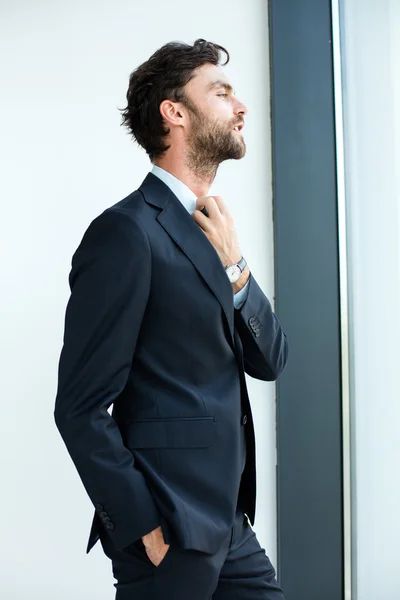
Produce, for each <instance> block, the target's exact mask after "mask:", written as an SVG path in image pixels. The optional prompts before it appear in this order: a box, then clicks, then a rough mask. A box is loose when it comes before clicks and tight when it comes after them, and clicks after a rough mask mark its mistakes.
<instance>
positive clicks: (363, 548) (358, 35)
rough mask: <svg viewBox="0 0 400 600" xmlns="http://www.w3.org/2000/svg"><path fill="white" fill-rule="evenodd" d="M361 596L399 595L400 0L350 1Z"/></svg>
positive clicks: (345, 11) (346, 41)
mask: <svg viewBox="0 0 400 600" xmlns="http://www.w3.org/2000/svg"><path fill="white" fill-rule="evenodd" d="M342 36H343V56H344V115H345V155H346V188H347V189H346V198H347V204H348V235H349V250H350V271H349V275H350V336H351V376H352V399H353V440H352V441H353V479H354V482H353V483H354V498H353V525H354V533H353V543H354V557H353V559H354V560H353V568H354V591H355V593H354V595H353V597H354V600H377V599H379V600H380V599H384V600H398V599H399V598H400V570H399V557H400V551H399V539H400V469H399V456H400V378H399V372H400V368H399V363H400V346H399V340H400V204H399V201H400V79H399V73H400V70H399V69H400V67H399V65H400V3H399V2H398V0H380V1H379V2H376V1H374V0H344V1H342Z"/></svg>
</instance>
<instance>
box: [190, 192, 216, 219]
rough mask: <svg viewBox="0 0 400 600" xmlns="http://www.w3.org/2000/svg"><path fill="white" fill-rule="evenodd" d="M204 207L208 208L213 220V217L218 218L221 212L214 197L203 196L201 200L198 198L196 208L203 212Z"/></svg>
mask: <svg viewBox="0 0 400 600" xmlns="http://www.w3.org/2000/svg"><path fill="white" fill-rule="evenodd" d="M203 207H205V208H206V210H207V212H208V214H209V217H210V218H211V219H212V218H213V217H218V216H219V214H220V212H221V211H220V210H219V208H218V204H217V202H216V201H215V197H214V196H201V197H200V198H197V201H196V208H197V209H198V210H201V209H202V208H203Z"/></svg>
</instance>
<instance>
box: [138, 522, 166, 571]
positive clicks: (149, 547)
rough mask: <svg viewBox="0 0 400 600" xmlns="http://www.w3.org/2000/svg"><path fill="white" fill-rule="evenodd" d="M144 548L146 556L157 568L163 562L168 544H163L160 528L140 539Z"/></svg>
mask: <svg viewBox="0 0 400 600" xmlns="http://www.w3.org/2000/svg"><path fill="white" fill-rule="evenodd" d="M142 541H143V544H144V547H145V548H146V552H147V556H148V557H149V559H150V560H151V562H152V563H153V565H155V566H156V567H158V566H159V565H160V563H161V562H162V561H163V560H164V558H165V555H166V554H167V552H168V550H169V544H166V543H165V542H164V536H163V532H162V529H161V527H157V529H154V530H153V531H151V532H150V533H147V534H146V535H144V536H143V537H142Z"/></svg>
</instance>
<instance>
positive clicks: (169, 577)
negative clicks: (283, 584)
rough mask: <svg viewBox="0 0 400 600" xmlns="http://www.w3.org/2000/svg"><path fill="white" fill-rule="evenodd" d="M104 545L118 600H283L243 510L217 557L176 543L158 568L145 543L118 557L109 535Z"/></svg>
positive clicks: (104, 537) (105, 537)
mask: <svg viewBox="0 0 400 600" xmlns="http://www.w3.org/2000/svg"><path fill="white" fill-rule="evenodd" d="M100 540H101V544H102V546H103V550H104V552H105V554H106V555H107V556H108V557H109V558H110V559H111V562H112V572H113V575H114V578H115V579H116V580H117V583H114V586H115V588H116V590H117V591H116V597H115V598H116V600H189V599H190V600H211V599H212V600H228V599H229V600H284V596H283V592H282V589H281V588H280V587H279V585H278V583H277V581H276V574H275V570H274V567H273V566H272V564H271V562H270V560H269V558H268V557H267V556H266V554H265V552H264V550H263V549H262V548H261V546H260V544H259V542H258V540H257V538H256V535H255V533H254V531H253V530H252V527H251V524H250V523H249V521H248V519H247V516H246V515H245V514H244V513H243V511H242V510H241V509H239V508H238V509H237V511H236V515H235V520H234V523H233V526H232V528H231V531H230V532H229V535H228V536H227V537H226V539H225V540H224V542H223V544H222V545H221V548H220V549H219V550H218V552H216V553H215V554H206V553H204V552H200V551H197V550H184V549H182V548H180V547H178V546H176V545H175V544H174V542H173V540H171V545H170V547H169V550H168V551H167V554H166V556H165V557H164V559H163V560H162V562H161V563H160V565H159V566H158V567H156V566H155V565H153V563H152V562H151V561H150V559H149V558H148V556H147V553H146V550H145V547H144V545H143V542H142V541H141V540H138V541H136V542H134V543H133V544H131V545H130V546H127V547H126V548H124V549H123V550H119V551H117V550H115V548H114V546H113V544H112V541H111V539H110V537H109V536H108V534H107V532H106V531H105V530H104V531H102V532H101V535H100Z"/></svg>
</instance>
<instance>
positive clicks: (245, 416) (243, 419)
mask: <svg viewBox="0 0 400 600" xmlns="http://www.w3.org/2000/svg"><path fill="white" fill-rule="evenodd" d="M246 423H247V415H243V417H242V425H246Z"/></svg>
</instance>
